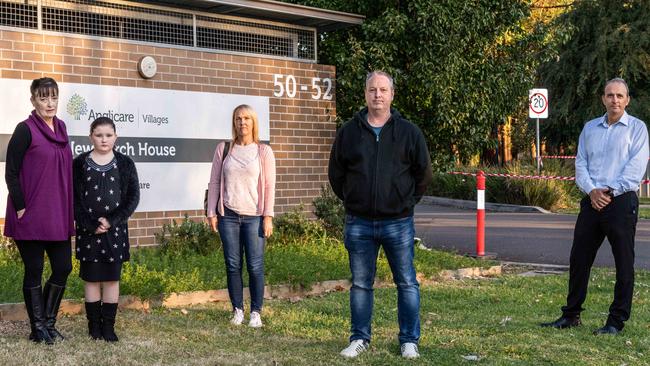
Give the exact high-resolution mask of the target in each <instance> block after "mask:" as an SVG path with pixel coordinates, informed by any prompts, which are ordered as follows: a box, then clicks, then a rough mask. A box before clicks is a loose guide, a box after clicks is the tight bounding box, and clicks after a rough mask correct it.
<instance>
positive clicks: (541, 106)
mask: <svg viewBox="0 0 650 366" xmlns="http://www.w3.org/2000/svg"><path fill="white" fill-rule="evenodd" d="M528 117H529V118H548V90H547V89H531V90H529V91H528Z"/></svg>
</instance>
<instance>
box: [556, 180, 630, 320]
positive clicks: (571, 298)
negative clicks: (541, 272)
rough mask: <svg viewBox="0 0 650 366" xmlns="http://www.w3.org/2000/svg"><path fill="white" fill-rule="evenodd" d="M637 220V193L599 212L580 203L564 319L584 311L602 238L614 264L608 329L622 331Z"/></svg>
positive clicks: (627, 309) (627, 311)
mask: <svg viewBox="0 0 650 366" xmlns="http://www.w3.org/2000/svg"><path fill="white" fill-rule="evenodd" d="M638 216H639V198H638V197H637V194H636V192H627V193H624V194H622V195H620V196H618V197H614V199H613V200H612V202H611V203H610V204H609V205H607V206H606V207H605V208H603V209H602V210H601V211H600V212H599V211H596V210H595V209H594V208H592V207H591V201H590V199H589V197H588V196H587V197H585V198H584V199H583V200H582V201H581V202H580V214H579V215H578V220H577V221H576V227H575V231H574V233H573V247H572V248H571V258H570V269H569V294H568V296H567V305H566V306H564V307H562V313H563V316H566V317H574V316H578V315H580V312H581V311H582V310H584V309H583V308H582V304H583V303H584V301H585V298H586V297H587V286H588V284H589V277H590V273H591V266H592V265H593V263H594V259H595V258H596V253H597V252H598V249H599V248H600V245H601V244H602V243H603V240H604V239H605V237H607V240H608V241H609V243H610V245H611V247H612V254H613V255H614V262H615V264H616V284H615V285H614V301H613V302H612V304H611V306H610V307H609V317H608V318H607V325H613V326H615V327H616V328H618V329H623V322H625V321H626V320H628V319H629V318H630V311H631V310H632V294H633V291H634V235H635V233H636V223H637V220H638Z"/></svg>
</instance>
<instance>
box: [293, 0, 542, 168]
mask: <svg viewBox="0 0 650 366" xmlns="http://www.w3.org/2000/svg"><path fill="white" fill-rule="evenodd" d="M293 2H297V3H301V4H304V5H311V6H317V7H324V8H330V9H334V10H339V11H346V12H352V13H358V14H363V15H365V16H366V20H365V22H364V24H363V25H362V26H361V27H355V28H351V29H346V30H343V31H339V32H331V33H324V34H322V35H321V42H320V43H319V57H320V61H321V62H323V63H330V64H334V65H335V66H336V67H337V85H336V92H337V111H338V114H339V116H340V118H341V119H343V120H345V119H348V118H350V117H351V116H352V115H353V113H354V112H356V111H358V110H359V109H360V108H361V107H362V106H363V105H364V104H365V103H364V96H363V95H364V94H363V87H364V81H365V75H366V73H367V72H368V71H369V70H373V69H382V70H385V71H387V72H389V73H391V74H392V75H393V76H394V78H395V85H396V95H395V101H394V106H395V107H396V108H397V109H398V110H400V112H401V113H402V114H403V115H404V116H405V117H406V118H408V119H410V120H411V121H413V122H414V123H416V124H418V125H419V126H420V128H421V129H422V130H423V132H424V134H425V136H426V137H427V142H428V144H429V148H430V150H431V152H432V161H433V162H434V166H436V167H438V168H441V169H442V168H447V167H449V166H450V165H451V164H452V163H453V162H454V161H455V160H456V158H460V160H461V161H464V162H466V161H468V160H469V159H470V158H471V157H472V156H475V155H476V154H477V153H478V152H480V151H482V150H483V149H484V148H490V147H494V146H495V145H496V140H495V139H491V138H489V136H490V132H491V131H492V130H493V128H494V126H496V125H498V124H501V123H503V122H504V121H505V119H506V117H507V116H509V115H511V114H513V113H515V112H517V111H521V110H522V108H525V106H526V105H527V104H526V103H527V90H528V89H529V88H530V87H531V86H532V85H533V82H534V80H535V75H536V74H535V70H536V67H537V62H538V60H539V56H540V54H539V53H538V51H540V50H541V49H543V44H544V38H543V33H542V32H538V31H534V32H531V31H530V30H529V29H526V28H525V26H524V22H525V20H526V19H527V17H528V15H529V12H530V4H529V3H528V1H524V0H519V1H517V0H472V1H457V0H437V1H431V0H410V1H398V0H392V1H391V0H361V1H346V0H294V1H293Z"/></svg>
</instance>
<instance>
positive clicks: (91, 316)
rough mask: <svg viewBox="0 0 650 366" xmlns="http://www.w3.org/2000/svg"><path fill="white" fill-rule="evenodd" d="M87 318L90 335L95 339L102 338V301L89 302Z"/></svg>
mask: <svg viewBox="0 0 650 366" xmlns="http://www.w3.org/2000/svg"><path fill="white" fill-rule="evenodd" d="M85 305H86V319H88V335H89V336H90V337H91V338H92V339H94V340H98V339H102V302H101V301H95V302H87V303H85Z"/></svg>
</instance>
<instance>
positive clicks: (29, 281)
mask: <svg viewBox="0 0 650 366" xmlns="http://www.w3.org/2000/svg"><path fill="white" fill-rule="evenodd" d="M16 246H17V247H18V251H19V252H20V257H21V258H22V259H23V264H24V266H25V276H24V277H23V287H24V288H32V287H37V286H41V278H42V277H43V265H44V262H45V253H46V252H47V256H48V258H50V267H52V275H51V276H50V278H49V279H48V282H50V283H53V284H55V285H58V286H65V284H66V282H67V280H68V275H69V274H70V272H72V247H71V244H70V240H66V241H41V240H16Z"/></svg>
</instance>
